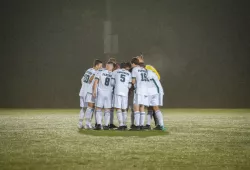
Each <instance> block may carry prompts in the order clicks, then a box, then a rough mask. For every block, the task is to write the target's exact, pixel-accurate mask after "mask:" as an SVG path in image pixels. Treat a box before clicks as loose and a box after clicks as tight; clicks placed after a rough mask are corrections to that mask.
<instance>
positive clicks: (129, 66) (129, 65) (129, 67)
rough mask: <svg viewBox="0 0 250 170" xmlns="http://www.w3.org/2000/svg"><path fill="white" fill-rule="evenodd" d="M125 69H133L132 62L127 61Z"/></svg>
mask: <svg viewBox="0 0 250 170" xmlns="http://www.w3.org/2000/svg"><path fill="white" fill-rule="evenodd" d="M125 69H126V70H130V69H131V64H130V62H126V63H125Z"/></svg>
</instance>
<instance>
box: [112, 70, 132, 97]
mask: <svg viewBox="0 0 250 170" xmlns="http://www.w3.org/2000/svg"><path fill="white" fill-rule="evenodd" d="M113 78H114V79H115V94H116V95H121V96H128V90H129V85H130V83H131V73H130V72H129V71H127V70H126V69H118V70H116V71H114V72H113Z"/></svg>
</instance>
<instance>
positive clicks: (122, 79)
mask: <svg viewBox="0 0 250 170" xmlns="http://www.w3.org/2000/svg"><path fill="white" fill-rule="evenodd" d="M120 81H121V82H125V75H124V74H121V79H120Z"/></svg>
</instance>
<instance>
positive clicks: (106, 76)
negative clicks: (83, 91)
mask: <svg viewBox="0 0 250 170" xmlns="http://www.w3.org/2000/svg"><path fill="white" fill-rule="evenodd" d="M95 79H98V80H99V83H98V88H97V90H98V91H110V92H111V93H112V91H113V86H112V85H111V79H112V72H111V71H108V70H105V69H104V70H102V71H98V73H97V74H96V76H95Z"/></svg>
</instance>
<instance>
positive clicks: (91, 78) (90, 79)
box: [89, 74, 95, 84]
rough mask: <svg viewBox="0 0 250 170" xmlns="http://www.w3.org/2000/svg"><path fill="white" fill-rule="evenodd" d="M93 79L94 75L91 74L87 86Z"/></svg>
mask: <svg viewBox="0 0 250 170" xmlns="http://www.w3.org/2000/svg"><path fill="white" fill-rule="evenodd" d="M94 78H95V75H94V74H93V75H92V76H91V77H90V78H89V84H90V83H91V82H92V80H93V79H94Z"/></svg>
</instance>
